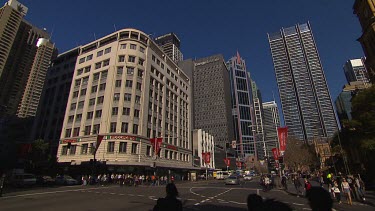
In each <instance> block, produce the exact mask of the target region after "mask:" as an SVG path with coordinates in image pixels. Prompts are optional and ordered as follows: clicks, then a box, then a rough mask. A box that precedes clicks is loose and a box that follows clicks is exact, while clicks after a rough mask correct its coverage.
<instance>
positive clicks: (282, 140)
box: [277, 127, 288, 152]
mask: <svg viewBox="0 0 375 211" xmlns="http://www.w3.org/2000/svg"><path fill="white" fill-rule="evenodd" d="M277 135H278V137H279V144H280V151H282V152H284V151H285V149H286V140H287V138H288V127H279V128H277Z"/></svg>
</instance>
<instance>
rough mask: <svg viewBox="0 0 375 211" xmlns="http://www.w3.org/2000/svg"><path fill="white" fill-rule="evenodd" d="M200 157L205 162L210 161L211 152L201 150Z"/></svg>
mask: <svg viewBox="0 0 375 211" xmlns="http://www.w3.org/2000/svg"><path fill="white" fill-rule="evenodd" d="M202 159H203V160H204V162H205V163H210V162H211V153H210V152H202Z"/></svg>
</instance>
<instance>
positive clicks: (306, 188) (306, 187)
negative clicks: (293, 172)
mask: <svg viewBox="0 0 375 211" xmlns="http://www.w3.org/2000/svg"><path fill="white" fill-rule="evenodd" d="M311 187H312V186H311V183H310V182H309V180H308V179H307V178H305V195H307V192H308V191H309V190H310V189H311Z"/></svg>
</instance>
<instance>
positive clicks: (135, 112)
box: [134, 109, 139, 118]
mask: <svg viewBox="0 0 375 211" xmlns="http://www.w3.org/2000/svg"><path fill="white" fill-rule="evenodd" d="M134 117H137V118H139V110H138V109H134Z"/></svg>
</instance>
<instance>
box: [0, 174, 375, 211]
mask: <svg viewBox="0 0 375 211" xmlns="http://www.w3.org/2000/svg"><path fill="white" fill-rule="evenodd" d="M176 186H177V188H178V191H179V193H180V198H181V200H182V202H183V207H184V210H215V211H219V210H247V207H246V198H247V196H248V194H250V193H258V194H259V195H261V196H262V197H263V198H273V199H276V200H278V201H282V202H284V203H287V204H289V205H290V206H291V207H293V208H294V209H295V210H311V209H310V207H309V205H308V203H307V200H306V199H305V198H303V197H300V198H297V197H296V196H293V195H290V194H288V193H286V192H284V191H283V190H277V189H273V190H271V191H268V192H263V191H262V190H261V187H260V186H259V184H258V182H257V180H255V181H247V182H243V183H242V184H241V185H237V186H226V185H225V184H224V181H223V180H220V181H218V180H209V181H204V180H203V181H198V182H178V183H177V184H176ZM164 196H165V186H138V187H125V186H124V187H120V186H118V185H110V186H65V187H55V188H44V189H31V190H25V191H18V192H13V193H8V194H5V195H4V196H3V197H2V198H0V204H1V206H0V210H14V211H19V210H54V211H59V210H61V211H66V210H132V211H133V210H152V208H153V206H154V205H155V203H156V200H157V199H158V198H159V197H164ZM334 208H335V209H336V210H374V207H372V206H370V205H365V204H362V203H358V202H357V203H354V205H353V206H349V205H346V204H340V205H338V204H337V203H335V204H334Z"/></svg>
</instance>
